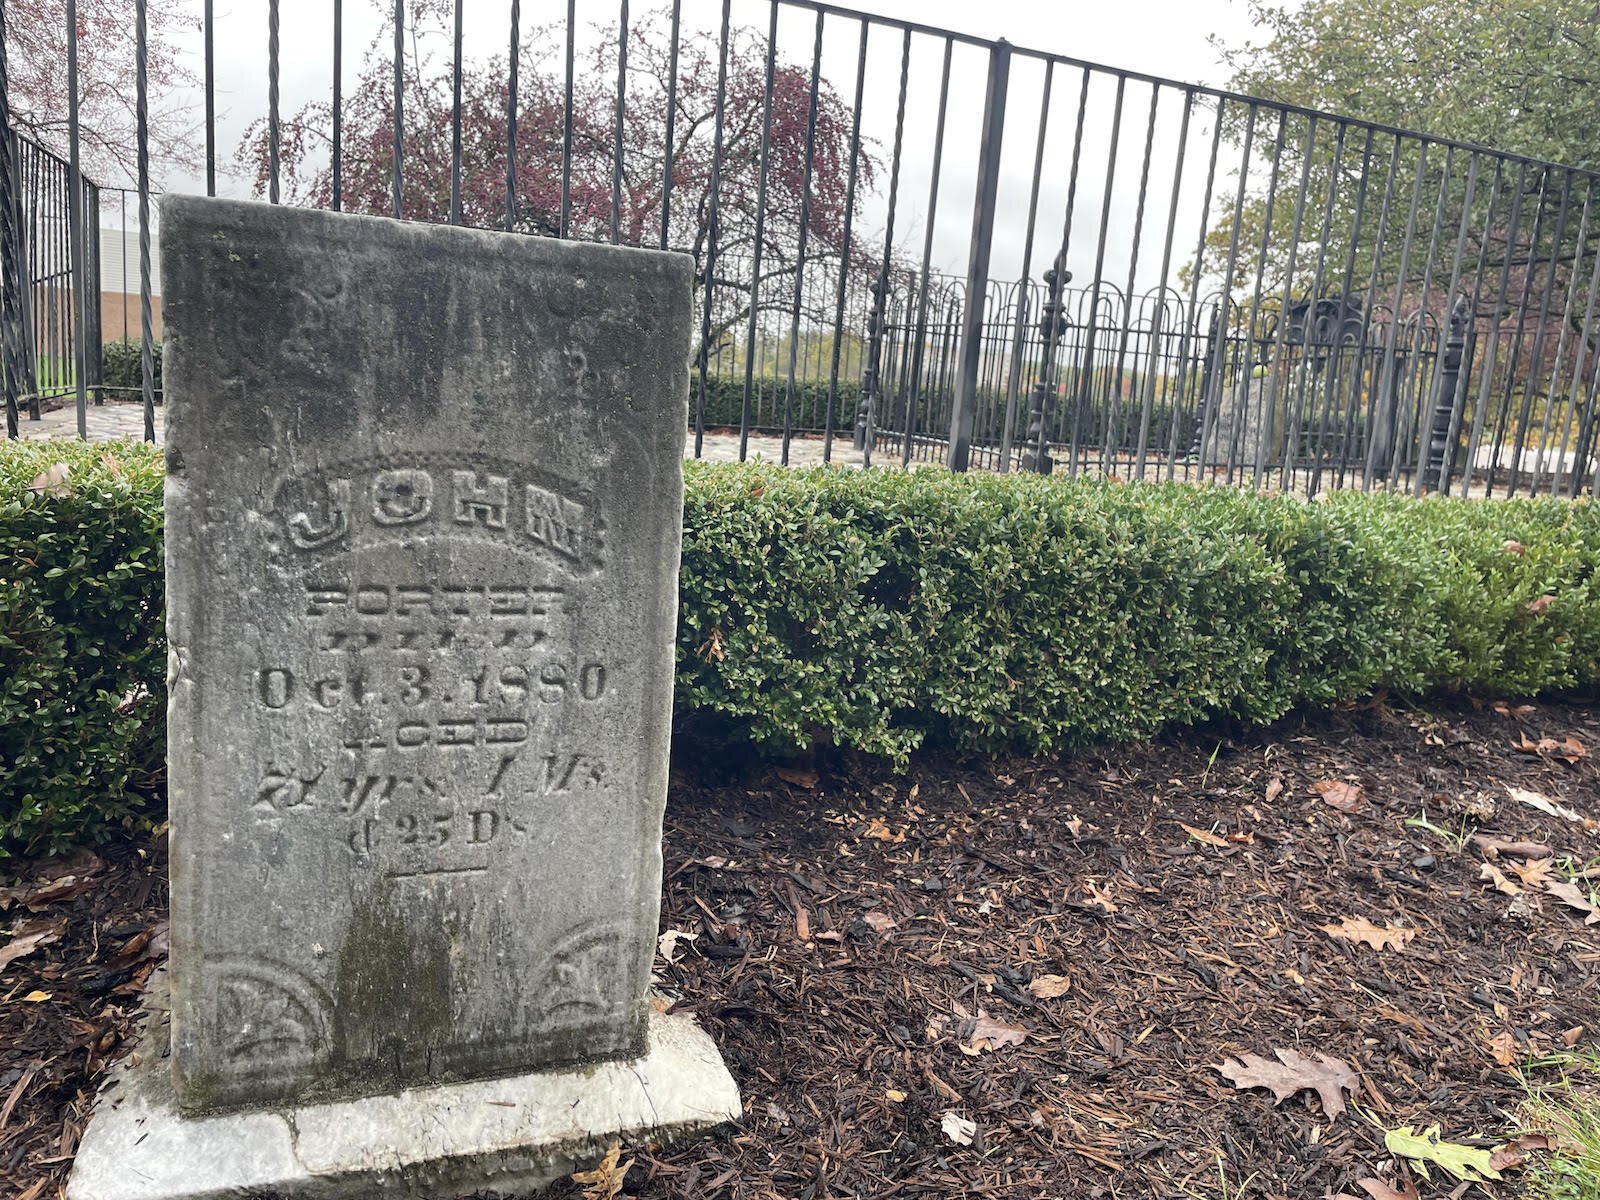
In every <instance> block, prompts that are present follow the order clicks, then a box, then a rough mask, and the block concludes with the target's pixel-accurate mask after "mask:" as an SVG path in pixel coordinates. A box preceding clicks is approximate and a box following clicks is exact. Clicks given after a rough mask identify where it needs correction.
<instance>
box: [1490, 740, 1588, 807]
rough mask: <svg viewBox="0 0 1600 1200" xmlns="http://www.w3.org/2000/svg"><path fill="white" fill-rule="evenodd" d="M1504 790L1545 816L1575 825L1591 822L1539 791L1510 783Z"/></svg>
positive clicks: (1520, 802) (1519, 801) (1519, 802)
mask: <svg viewBox="0 0 1600 1200" xmlns="http://www.w3.org/2000/svg"><path fill="white" fill-rule="evenodd" d="M1546 740H1549V739H1546ZM1506 791H1507V792H1509V793H1510V794H1511V798H1512V799H1513V800H1515V801H1516V802H1517V803H1518V804H1526V805H1527V806H1528V807H1529V808H1532V809H1536V810H1538V811H1539V812H1542V813H1544V814H1546V815H1547V816H1552V817H1560V818H1561V819H1562V820H1563V821H1571V822H1573V824H1575V825H1583V826H1589V825H1591V824H1593V822H1591V821H1590V820H1589V818H1587V817H1585V816H1584V815H1583V814H1582V813H1580V812H1576V811H1574V810H1573V809H1570V808H1568V807H1567V806H1566V805H1564V804H1560V803H1558V802H1557V801H1555V800H1552V799H1551V798H1550V797H1549V796H1546V795H1544V794H1543V793H1541V792H1530V791H1529V790H1528V789H1527V788H1519V787H1512V786H1511V785H1510V784H1507V785H1506Z"/></svg>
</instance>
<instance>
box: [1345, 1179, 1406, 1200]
mask: <svg viewBox="0 0 1600 1200" xmlns="http://www.w3.org/2000/svg"><path fill="white" fill-rule="evenodd" d="M1356 1186H1357V1187H1358V1188H1360V1189H1361V1190H1362V1191H1364V1192H1365V1193H1366V1194H1367V1195H1369V1196H1371V1197H1372V1200H1420V1198H1419V1196H1418V1194H1417V1185H1416V1184H1414V1183H1412V1182H1411V1181H1410V1180H1409V1179H1408V1180H1406V1182H1405V1191H1401V1190H1400V1189H1398V1188H1396V1187H1394V1186H1393V1185H1392V1184H1388V1183H1385V1182H1384V1181H1383V1180H1381V1179H1358V1180H1356Z"/></svg>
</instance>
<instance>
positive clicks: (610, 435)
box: [72, 196, 738, 1200]
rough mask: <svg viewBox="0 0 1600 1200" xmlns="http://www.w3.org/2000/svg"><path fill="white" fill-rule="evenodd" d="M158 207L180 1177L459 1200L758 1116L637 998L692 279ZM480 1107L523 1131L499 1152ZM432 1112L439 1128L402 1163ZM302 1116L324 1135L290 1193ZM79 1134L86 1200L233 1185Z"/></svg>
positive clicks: (594, 255)
mask: <svg viewBox="0 0 1600 1200" xmlns="http://www.w3.org/2000/svg"><path fill="white" fill-rule="evenodd" d="M161 216H162V252H163V261H162V271H163V278H164V282H165V288H166V294H165V303H166V322H167V325H166V337H167V343H166V367H165V370H166V406H167V431H166V446H167V470H168V475H167V494H166V529H167V623H168V637H169V642H170V656H171V665H170V670H169V675H170V717H169V733H168V739H169V740H168V774H169V781H170V806H171V830H172V833H171V880H172V932H171V963H170V987H171V1020H170V1050H171V1057H170V1068H169V1067H168V1066H167V1065H166V1062H165V1061H162V1060H161V1059H160V1056H159V1055H151V1056H150V1057H151V1058H154V1059H156V1060H157V1061H162V1066H161V1069H160V1071H159V1072H151V1071H149V1070H144V1071H143V1073H142V1074H141V1073H140V1069H139V1068H135V1069H134V1071H133V1074H134V1075H135V1076H136V1078H135V1079H134V1080H133V1083H134V1086H133V1087H131V1088H126V1089H124V1090H125V1091H131V1092H132V1093H134V1095H133V1096H132V1098H131V1100H132V1102H133V1107H134V1108H136V1109H137V1108H138V1103H137V1102H139V1101H145V1102H147V1103H145V1107H144V1108H143V1109H139V1113H140V1115H141V1116H142V1118H143V1119H144V1120H145V1123H146V1124H147V1125H148V1124H149V1123H150V1122H151V1121H154V1122H155V1125H156V1126H157V1127H158V1128H157V1132H158V1133H160V1134H161V1135H162V1136H158V1137H157V1138H156V1139H155V1143H156V1147H157V1150H158V1151H159V1153H160V1155H161V1156H162V1157H164V1159H166V1160H170V1159H172V1158H173V1157H174V1154H177V1155H179V1156H181V1155H182V1154H183V1153H184V1151H183V1147H184V1146H192V1144H193V1139H194V1136H195V1130H196V1129H204V1130H206V1131H207V1132H206V1134H205V1137H204V1138H203V1139H202V1140H203V1141H205V1142H206V1143H207V1144H209V1145H212V1146H222V1145H227V1144H232V1143H230V1140H229V1139H234V1140H235V1141H237V1139H239V1138H241V1137H243V1138H244V1139H245V1143H247V1144H249V1145H251V1146H254V1147H256V1148H257V1149H261V1148H262V1147H263V1146H265V1145H266V1144H267V1143H272V1144H274V1145H276V1144H277V1142H279V1141H282V1140H284V1137H285V1130H286V1131H287V1136H288V1140H289V1141H290V1142H294V1143H296V1144H295V1146H294V1153H293V1154H291V1155H290V1156H289V1158H290V1159H291V1160H293V1161H292V1162H290V1163H289V1164H288V1165H279V1166H269V1167H266V1168H263V1170H262V1171H261V1172H258V1174H257V1176H252V1177H251V1178H248V1179H245V1178H236V1177H234V1176H228V1177H227V1178H225V1179H223V1180H221V1182H220V1183H219V1184H218V1194H221V1193H222V1192H225V1191H226V1189H227V1188H232V1189H234V1190H235V1191H239V1190H244V1189H248V1188H270V1189H272V1190H276V1191H279V1192H281V1193H283V1194H294V1193H295V1191H296V1190H297V1189H298V1190H300V1191H304V1192H309V1191H316V1190H317V1189H320V1188H324V1187H325V1186H326V1185H327V1184H328V1181H329V1180H330V1179H334V1178H340V1179H344V1178H348V1179H349V1180H353V1181H357V1180H365V1181H366V1182H365V1183H360V1184H358V1183H351V1184H349V1186H350V1187H352V1188H358V1187H359V1186H370V1182H371V1180H370V1178H369V1177H370V1176H371V1175H372V1173H373V1172H374V1171H376V1172H378V1174H379V1175H381V1176H382V1178H383V1179H384V1181H385V1184H386V1186H389V1185H393V1184H395V1183H396V1181H399V1182H400V1183H404V1182H406V1181H408V1180H411V1179H416V1180H421V1181H425V1182H426V1183H427V1185H428V1186H429V1188H430V1189H436V1188H438V1187H440V1186H446V1187H450V1186H453V1187H458V1188H460V1189H461V1190H462V1191H471V1190H474V1189H477V1188H482V1187H484V1186H487V1185H489V1184H493V1183H495V1182H496V1180H497V1179H498V1176H496V1175H494V1174H493V1173H492V1172H487V1168H486V1167H485V1164H490V1163H492V1164H494V1166H495V1169H496V1170H498V1171H499V1172H501V1173H502V1174H504V1175H506V1176H507V1177H511V1178H515V1179H516V1180H518V1181H520V1182H521V1183H523V1184H526V1183H527V1181H528V1180H532V1179H542V1178H546V1177H549V1176H551V1175H552V1174H555V1173H559V1172H560V1171H561V1170H570V1169H571V1163H572V1162H574V1161H578V1160H580V1159H581V1158H582V1157H583V1155H584V1154H585V1153H589V1152H593V1151H595V1150H600V1151H603V1150H604V1148H605V1145H606V1143H607V1141H608V1139H609V1137H612V1136H617V1135H619V1134H620V1135H622V1136H627V1135H628V1133H629V1132H630V1130H629V1129H628V1128H626V1127H619V1122H620V1124H621V1125H622V1126H626V1123H627V1120H628V1119H629V1118H628V1113H629V1112H630V1111H631V1109H630V1104H631V1105H632V1106H633V1108H635V1109H637V1111H638V1114H639V1115H638V1123H639V1127H640V1128H642V1129H645V1130H650V1131H652V1133H651V1136H656V1132H655V1131H660V1130H662V1129H665V1128H671V1129H675V1130H678V1131H680V1132H681V1131H685V1130H689V1129H692V1128H696V1127H700V1126H703V1125H707V1124H714V1123H716V1122H718V1121H720V1120H726V1119H728V1118H729V1117H730V1116H732V1115H736V1114H737V1112H738V1100H737V1093H736V1092H735V1091H734V1090H733V1086H732V1082H731V1080H730V1079H729V1078H728V1076H727V1073H726V1070H725V1068H723V1067H722V1065H721V1061H720V1059H719V1058H718V1057H717V1055H716V1052H715V1049H714V1047H711V1045H710V1043H709V1039H706V1038H705V1036H704V1034H702V1033H700V1032H699V1030H698V1029H696V1028H694V1027H693V1026H692V1025H687V1023H686V1022H684V1021H678V1022H677V1023H676V1024H672V1023H671V1022H668V1021H667V1020H666V1019H663V1018H659V1017H656V1016H654V1009H653V1008H652V1006H651V1005H650V1003H649V1000H648V995H647V993H648V988H649V980H650V967H651V963H652V959H653V955H654V952H655V947H656V935H657V924H658V911H659V903H660V888H661V849H660V839H661V822H662V811H663V808H664V804H665V799H666V773H667V751H668V740H669V722H670V717H671V705H672V682H673V664H674V653H673V647H674V640H675V633H676V612H677V569H678V557H679V537H680V528H681V520H682V492H683V482H682V445H683V437H684V429H685V425H686V420H685V413H686V380H687V372H686V370H685V365H686V361H687V357H688V347H689V333H690V320H691V312H692V300H691V294H692V270H693V264H692V262H691V260H690V259H688V258H687V257H684V256H680V255H669V254H662V253H655V252H648V251H638V250H626V249H618V248H613V247H606V246H594V245H582V244H575V243H563V242H557V241H552V240H546V239H538V238H529V237H521V236H515V235H503V234H490V233H483V232H477V231H470V230H463V229H454V228H448V227H442V226H433V225H414V224H405V223H402V222H398V221H390V220H385V219H377V218H364V217H351V216H345V215H340V214H333V213H326V212H317V211H308V210H299V209H292V208H286V207H268V206H264V205H256V204H245V203H237V202H225V201H217V200H200V199H195V198H189V197H175V196H169V197H167V198H166V199H165V200H164V201H163V204H162V214H161ZM159 1024H162V1023H161V1022H159V1021H153V1022H152V1026H153V1028H154V1026H156V1025H159ZM165 1035H166V1030H165V1029H164V1028H162V1029H161V1030H160V1031H159V1033H157V1032H153V1033H152V1036H165ZM675 1055H676V1059H675V1058H674V1056H675ZM679 1060H681V1061H679ZM608 1061H610V1062H616V1063H618V1064H619V1065H618V1066H617V1067H616V1068H612V1069H610V1070H601V1071H598V1072H596V1071H594V1070H593V1069H592V1067H593V1064H595V1063H603V1062H608ZM563 1068H566V1070H565V1071H563V1070H562V1069H563ZM640 1068H642V1069H643V1074H642V1075H640V1074H639V1070H640ZM169 1071H170V1078H167V1073H168V1072H169ZM485 1088H488V1089H489V1091H490V1092H493V1093H494V1094H495V1095H501V1094H509V1095H510V1096H511V1099H510V1100H509V1101H506V1103H509V1104H510V1105H511V1107H512V1108H513V1109H519V1108H520V1109H521V1110H522V1111H521V1112H519V1113H518V1117H520V1118H523V1120H522V1123H521V1124H520V1125H519V1124H518V1122H517V1119H514V1118H510V1117H506V1116H505V1114H500V1113H495V1112H488V1116H489V1117H490V1118H493V1119H492V1120H489V1121H487V1122H484V1120H483V1118H484V1113H485V1111H487V1110H484V1109H483V1108H482V1105H483V1104H485V1103H487V1104H491V1105H494V1104H498V1103H500V1102H498V1101H494V1100H487V1099H485V1097H486V1096H487V1095H488V1094H489V1093H488V1092H485V1091H484V1089H485ZM617 1088H622V1089H624V1090H626V1091H628V1092H629V1096H628V1097H622V1098H619V1096H618V1095H617V1094H615V1089H617ZM496 1089H498V1090H496ZM634 1093H637V1095H635V1094H634ZM574 1096H577V1097H579V1100H578V1101H577V1107H576V1108H570V1107H569V1109H568V1111H567V1112H565V1113H552V1112H547V1111H544V1110H543V1109H541V1107H540V1106H541V1105H544V1106H548V1105H549V1104H551V1103H554V1102H555V1100H554V1098H556V1097H560V1098H561V1103H569V1102H572V1098H573V1097H574ZM408 1097H409V1098H411V1099H408ZM418 1098H420V1099H418ZM585 1105H587V1107H586V1106H585ZM441 1106H443V1109H444V1110H445V1111H446V1114H447V1115H446V1116H445V1118H444V1120H445V1124H446V1125H449V1124H450V1122H451V1121H452V1120H453V1121H455V1126H454V1127H453V1128H451V1129H450V1131H449V1132H448V1133H447V1134H446V1135H442V1136H438V1137H436V1131H432V1130H431V1127H430V1130H429V1131H428V1132H419V1131H421V1130H423V1127H424V1126H428V1125H429V1122H430V1121H432V1120H433V1119H434V1118H435V1117H437V1116H438V1112H439V1110H440V1107H441ZM463 1106H464V1107H463ZM474 1106H476V1108H477V1110H478V1111H477V1112H476V1113H475V1114H473V1115H467V1112H466V1110H467V1109H471V1108H473V1107H474ZM663 1106H665V1107H663ZM121 1107H122V1109H123V1110H126V1109H128V1108H129V1107H130V1099H129V1098H124V1100H123V1102H122V1106H121ZM174 1110H175V1111H174ZM112 1111H113V1113H114V1112H116V1111H119V1110H112ZM296 1112H298V1113H300V1114H301V1116H300V1118H299V1119H296V1118H295V1115H294V1114H295V1113H296ZM218 1114H223V1115H218ZM226 1114H234V1115H231V1116H230V1115H226ZM312 1114H315V1121H314V1122H313V1123H314V1124H318V1125H320V1126H322V1127H323V1128H325V1129H327V1130H330V1131H334V1132H330V1133H329V1134H328V1135H327V1137H328V1138H331V1143H330V1145H328V1146H325V1147H324V1148H323V1151H322V1155H323V1157H322V1160H321V1161H320V1163H319V1165H318V1166H317V1167H316V1168H315V1169H314V1170H311V1171H310V1172H309V1174H308V1176H307V1178H308V1180H309V1182H305V1181H297V1179H295V1178H292V1177H289V1178H286V1176H293V1175H294V1174H295V1172H296V1170H298V1169H299V1168H297V1167H296V1166H294V1165H293V1164H294V1163H299V1162H303V1161H309V1160H307V1159H306V1157H305V1153H304V1151H305V1147H304V1146H303V1145H299V1144H298V1143H299V1142H301V1141H303V1140H304V1138H305V1136H306V1134H305V1128H306V1118H307V1117H308V1116H311V1115H312ZM450 1114H453V1116H452V1115H450ZM380 1117H381V1119H379V1118H380ZM574 1118H575V1119H574ZM97 1120H98V1122H99V1127H98V1128H97V1126H93V1125H92V1126H91V1128H90V1130H89V1133H88V1135H87V1136H86V1138H85V1142H84V1147H83V1150H82V1151H81V1152H80V1157H79V1163H78V1170H77V1173H76V1175H75V1176H74V1181H73V1182H74V1189H73V1192H72V1195H73V1197H74V1200H79V1198H82V1200H89V1198H90V1197H102V1196H103V1197H108V1198H109V1197H113V1196H115V1197H127V1196H130V1195H134V1194H138V1195H149V1196H157V1195H159V1196H163V1197H171V1196H173V1195H178V1194H181V1195H185V1196H189V1195H200V1194H210V1193H206V1192H203V1191H196V1190H195V1186H196V1185H195V1183H194V1174H193V1171H194V1169H196V1167H197V1165H196V1164H194V1163H190V1164H189V1166H190V1168H191V1171H190V1173H189V1174H188V1175H187V1176H186V1177H182V1178H180V1177H179V1176H178V1175H173V1174H172V1173H171V1172H168V1173H167V1175H164V1176H163V1178H167V1176H168V1175H171V1176H172V1180H171V1182H169V1183H167V1184H163V1185H162V1186H163V1188H164V1189H165V1190H156V1191H151V1190H148V1189H147V1190H143V1191H137V1192H131V1191H129V1190H128V1188H127V1187H126V1186H123V1182H124V1180H123V1179H118V1178H109V1179H108V1178H102V1177H92V1178H91V1176H92V1175H93V1168H94V1164H95V1163H97V1162H100V1161H101V1160H105V1162H106V1164H107V1165H106V1174H107V1175H113V1176H120V1177H124V1179H125V1177H126V1175H127V1171H126V1157H125V1156H126V1155H128V1154H136V1155H138V1154H141V1153H143V1156H144V1157H150V1154H149V1152H148V1146H147V1144H148V1143H149V1142H150V1140H151V1139H150V1136H149V1134H150V1129H148V1128H141V1129H140V1130H132V1131H131V1132H130V1130H131V1126H129V1123H128V1121H127V1120H123V1121H122V1123H121V1124H120V1125H117V1124H115V1123H114V1122H113V1118H112V1116H111V1115H108V1114H107V1113H106V1112H102V1113H101V1114H100V1116H99V1117H98V1118H97ZM262 1122H265V1125H264V1126H263V1125H262ZM508 1122H509V1124H508ZM479 1123H482V1124H483V1128H482V1129H481V1130H480V1129H479ZM280 1126H282V1127H283V1128H282V1129H280ZM489 1126H492V1127H493V1128H492V1130H491V1129H489ZM250 1129H255V1130H257V1133H256V1134H249V1133H241V1131H242V1130H250ZM263 1130H264V1132H263ZM552 1130H556V1131H558V1132H559V1133H560V1137H555V1135H554V1134H553V1133H552ZM636 1131H637V1130H635V1132H636ZM580 1132H581V1133H582V1135H583V1136H582V1137H578V1138H574V1136H573V1135H574V1133H580ZM141 1133H142V1136H139V1135H140V1134H141ZM97 1134H98V1135H99V1140H98V1141H97V1140H96V1137H97ZM124 1135H126V1136H124ZM552 1138H555V1142H554V1143H553V1142H552V1141H551V1139H552ZM163 1139H165V1140H163ZM185 1139H188V1140H187V1141H186V1140H185ZM262 1139H264V1141H263V1140H262ZM341 1139H344V1141H343V1142H341ZM419 1140H420V1141H421V1142H422V1143H424V1145H425V1146H427V1145H433V1149H434V1151H436V1153H433V1152H427V1151H426V1150H425V1151H423V1152H419V1151H418V1150H417V1148H416V1147H417V1144H418V1142H419ZM435 1141H437V1145H435V1144H434V1143H435ZM345 1142H348V1143H349V1144H345ZM480 1142H481V1145H480V1144H479V1143H480ZM514 1143H518V1144H516V1145H513V1144H514ZM555 1143H559V1145H556V1144H555ZM394 1146H402V1147H405V1149H404V1150H403V1151H402V1152H400V1153H399V1154H398V1156H397V1154H396V1152H395V1151H394V1149H393V1147H394ZM140 1147H146V1150H145V1151H143V1152H141V1150H140ZM174 1147H177V1149H176V1150H174ZM263 1155H264V1156H265V1157H267V1158H270V1157H271V1154H270V1153H268V1152H267V1151H266V1150H262V1155H258V1156H257V1157H261V1156H263ZM118 1156H123V1157H124V1162H123V1163H122V1164H120V1165H118V1164H113V1162H112V1160H114V1159H115V1158H117V1157H118ZM408 1156H409V1157H408ZM232 1157H234V1158H240V1159H243V1158H248V1157H250V1156H249V1155H247V1154H244V1153H242V1152H240V1153H236V1154H234V1155H233V1156H232ZM313 1157H315V1156H313ZM402 1162H403V1163H405V1164H409V1165H406V1166H405V1168H404V1169H403V1170H398V1173H397V1170H396V1168H395V1167H394V1164H396V1163H402ZM441 1164H447V1165H441ZM519 1164H520V1165H519ZM180 1174H181V1173H180ZM202 1174H203V1172H202ZM269 1176H270V1178H269ZM222 1184H225V1185H226V1187H223V1186H222ZM317 1194H319V1195H320V1194H322V1193H321V1191H318V1192H317ZM433 1194H453V1193H448V1192H445V1193H440V1192H437V1191H435V1192H434V1193H433Z"/></svg>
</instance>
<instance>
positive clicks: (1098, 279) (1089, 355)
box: [1067, 73, 1128, 476]
mask: <svg viewBox="0 0 1600 1200" xmlns="http://www.w3.org/2000/svg"><path fill="white" fill-rule="evenodd" d="M1127 91H1128V77H1127V76H1126V75H1123V74H1120V73H1119V74H1118V75H1117V94H1116V99H1115V101H1114V102H1113V103H1112V106H1111V149H1110V151H1109V153H1108V154H1107V156H1106V186H1105V192H1104V194H1103V195H1102V196H1101V199H1100V229H1099V238H1098V242H1097V245H1096V246H1095V252H1094V283H1093V284H1091V285H1090V289H1089V328H1088V330H1087V331H1086V332H1085V333H1084V335H1083V359H1082V365H1081V366H1080V367H1079V368H1078V380H1077V382H1078V386H1077V388H1076V389H1075V390H1076V392H1077V402H1076V404H1075V405H1074V406H1073V412H1072V442H1071V446H1070V448H1069V450H1068V459H1067V463H1068V466H1067V471H1068V473H1069V474H1071V475H1073V476H1076V475H1077V473H1078V466H1079V463H1078V453H1079V451H1080V450H1081V449H1082V444H1081V436H1082V423H1083V415H1084V410H1085V409H1086V408H1087V407H1088V406H1089V404H1090V403H1091V400H1092V396H1091V391H1092V389H1093V387H1094V349H1095V346H1094V340H1095V335H1096V333H1098V332H1099V327H1100V289H1101V288H1102V287H1104V286H1105V277H1106V235H1107V234H1108V233H1110V231H1111V197H1112V194H1113V191H1114V189H1115V187H1116V180H1117V145H1118V143H1119V142H1120V141H1121V138H1122V102H1123V100H1124V99H1125V98H1126V96H1127Z"/></svg>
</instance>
